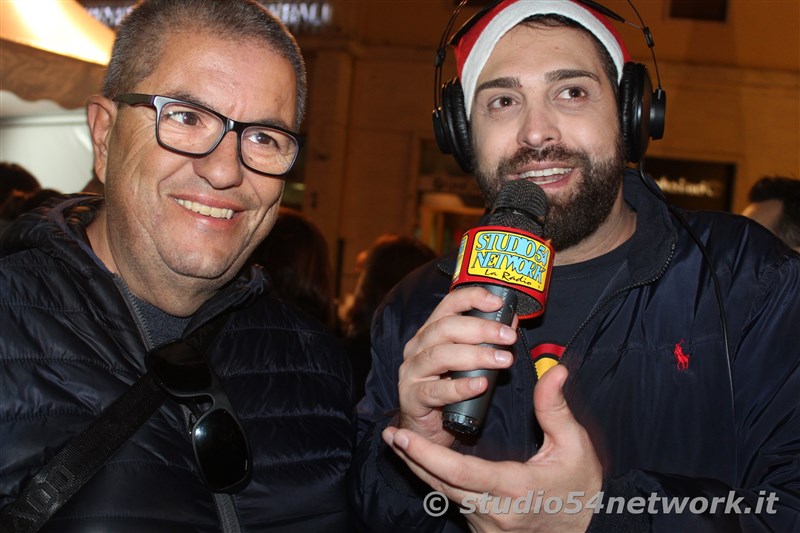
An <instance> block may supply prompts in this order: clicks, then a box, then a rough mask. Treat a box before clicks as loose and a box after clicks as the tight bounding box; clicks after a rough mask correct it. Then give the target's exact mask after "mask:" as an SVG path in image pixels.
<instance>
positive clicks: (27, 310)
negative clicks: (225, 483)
mask: <svg viewBox="0 0 800 533" xmlns="http://www.w3.org/2000/svg"><path fill="white" fill-rule="evenodd" d="M99 201H100V200H98V199H88V198H85V197H73V198H71V199H68V200H66V201H65V202H64V203H61V204H59V205H58V206H57V207H55V208H54V209H51V210H42V211H39V212H37V213H36V214H31V215H26V216H24V217H23V219H21V220H19V221H17V223H16V224H15V225H14V226H11V227H10V228H8V229H7V230H6V233H5V234H4V238H3V239H2V244H1V245H0V435H2V437H0V507H2V506H5V505H7V504H8V503H10V502H11V501H12V500H14V499H15V498H16V496H17V494H18V493H19V490H20V487H21V486H22V484H23V483H25V482H26V481H27V480H28V479H29V478H30V477H31V476H32V475H33V474H34V473H35V472H36V471H37V469H39V468H40V467H41V466H42V465H44V464H45V463H46V462H47V461H48V460H49V459H50V458H51V457H52V456H53V455H54V454H55V453H57V452H58V451H59V450H60V449H61V448H62V447H63V446H64V445H65V444H66V443H67V442H69V441H70V440H71V439H72V438H73V437H74V436H75V435H77V434H78V433H80V432H81V431H82V430H83V429H84V428H85V427H86V426H87V425H89V423H91V422H92V421H93V420H95V419H96V418H97V417H98V415H99V414H100V413H101V411H102V410H103V409H104V408H106V407H107V406H108V405H109V404H110V403H112V402H113V401H114V400H115V399H116V398H117V397H119V396H120V395H122V394H123V393H124V392H125V391H126V390H127V389H128V387H129V386H130V385H131V384H132V383H134V382H135V381H136V380H137V379H138V378H139V377H140V376H141V375H142V374H143V373H144V372H145V368H144V363H143V361H144V356H145V353H146V352H147V351H148V348H149V347H150V346H149V342H150V341H149V339H148V334H147V332H146V331H143V330H142V329H141V325H140V322H139V321H138V320H137V319H136V318H135V313H134V312H132V310H131V309H129V308H128V304H127V303H126V299H125V298H124V297H123V296H122V294H121V293H120V289H119V288H118V286H117V285H116V284H115V281H114V277H113V276H112V275H111V274H110V273H109V271H108V270H106V269H105V267H103V266H102V264H100V262H99V261H98V260H97V258H96V257H95V256H94V255H93V254H91V252H90V250H89V245H88V241H87V239H86V235H85V227H86V225H87V224H88V222H89V221H90V220H91V219H92V218H93V216H94V213H95V209H96V208H97V202H99ZM265 283H266V282H265V279H264V277H263V275H262V274H261V273H260V270H256V271H254V273H253V275H252V276H247V277H244V276H243V277H240V278H238V279H236V280H234V281H233V282H231V284H230V285H229V286H228V287H226V288H225V289H224V290H223V291H222V292H221V293H219V294H218V295H217V296H216V297H215V298H213V299H212V300H210V301H209V302H207V303H206V304H205V305H204V306H203V307H202V308H201V309H200V310H199V311H198V312H197V313H196V314H195V316H193V317H192V319H191V322H190V323H189V326H188V328H187V330H188V331H192V330H194V329H196V328H197V327H199V326H200V325H202V324H204V323H205V322H207V321H208V320H210V319H211V318H213V317H215V316H217V315H218V314H219V313H222V312H227V313H229V319H228V321H227V323H226V326H225V327H224V329H223V330H222V332H221V333H220V335H219V337H218V338H217V340H216V342H215V343H214V344H213V345H212V346H211V347H210V349H209V351H208V353H207V355H208V358H209V360H210V362H211V364H212V366H213V367H214V369H215V371H216V373H217V375H218V376H219V377H220V380H221V382H222V384H223V387H224V389H225V390H226V392H227V395H228V397H229V398H230V401H231V404H232V405H233V407H234V409H235V410H236V412H237V414H238V416H239V418H240V419H241V421H242V424H243V426H244V428H245V432H246V433H247V435H248V437H249V441H250V446H251V448H252V453H253V462H254V472H253V477H252V480H251V482H250V483H249V485H248V486H247V487H246V488H245V489H244V490H243V491H242V492H240V493H238V494H236V495H234V497H233V503H234V506H235V510H236V513H235V514H236V515H237V516H238V521H239V523H240V525H241V527H242V530H243V531H275V532H287V531H308V532H312V531H313V532H317V531H349V530H350V517H349V512H348V507H347V501H346V491H345V485H344V480H345V475H346V472H347V469H348V467H349V465H350V459H351V453H352V443H353V439H354V430H353V424H352V405H351V403H352V402H351V392H350V390H351V389H350V377H349V368H348V366H347V362H346V358H345V356H344V355H343V353H342V352H341V349H340V348H339V345H338V342H337V340H336V339H335V338H334V337H332V336H331V335H330V334H328V333H326V332H325V331H324V330H323V329H322V327H321V326H318V325H316V323H314V322H311V321H309V320H305V319H302V318H300V317H298V315H297V314H296V313H294V312H292V311H291V310H290V309H288V308H287V307H286V306H284V305H283V304H281V303H279V302H277V301H276V300H274V299H273V298H271V297H269V296H268V295H267V294H265ZM182 409H183V408H182V407H181V406H178V405H177V404H175V403H173V402H172V401H170V400H167V401H166V402H165V403H164V404H163V405H162V407H161V408H160V409H159V410H158V412H157V413H156V414H155V415H154V416H153V417H151V419H150V420H149V421H148V422H147V423H146V424H145V425H144V426H142V427H141V428H139V430H138V431H137V432H136V433H135V434H134V435H133V437H132V438H131V439H130V440H129V441H128V442H126V444H125V445H123V447H122V448H121V449H120V451H119V452H118V453H117V454H116V455H115V456H114V457H113V458H112V459H111V460H110V461H108V462H107V463H106V464H105V465H104V467H103V468H102V469H101V470H100V472H99V473H98V474H97V475H96V476H95V477H94V478H93V479H91V480H90V481H89V482H88V483H87V484H86V485H85V486H84V487H83V489H81V491H80V492H79V493H78V494H77V495H76V496H75V497H74V498H73V499H72V500H71V501H70V502H68V503H67V504H66V505H65V506H64V507H63V508H62V509H61V510H60V511H59V512H58V513H57V514H56V515H55V516H54V517H53V519H52V520H51V522H50V523H48V525H47V526H46V529H45V530H47V531H58V532H60V533H63V532H88V531H114V532H142V531H148V532H151V531H154V532H169V533H179V532H187V533H188V532H193V533H195V532H219V531H222V530H226V531H227V530H229V529H228V527H226V526H223V524H221V523H220V518H219V516H218V511H217V506H216V504H215V498H214V495H213V494H212V493H211V492H210V491H209V490H208V489H206V488H205V486H204V485H203V483H202V481H201V479H200V477H199V474H198V470H197V467H196V465H195V459H194V453H193V451H192V444H191V440H190V438H189V435H188V432H187V426H186V419H185V415H184V413H183V411H182Z"/></svg>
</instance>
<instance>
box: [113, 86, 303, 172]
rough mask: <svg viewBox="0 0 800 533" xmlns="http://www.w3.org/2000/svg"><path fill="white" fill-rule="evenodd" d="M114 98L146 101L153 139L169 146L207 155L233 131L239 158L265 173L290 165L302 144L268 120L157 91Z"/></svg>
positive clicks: (287, 168) (132, 102)
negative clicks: (238, 116) (247, 118)
mask: <svg viewBox="0 0 800 533" xmlns="http://www.w3.org/2000/svg"><path fill="white" fill-rule="evenodd" d="M114 101H115V102H122V103H124V104H128V105H147V106H150V107H153V108H155V110H156V139H157V140H158V143H159V144H160V145H161V146H163V147H164V148H166V149H168V150H172V151H173V152H177V153H179V154H184V155H195V156H206V155H208V154H210V153H211V152H213V151H214V150H215V149H216V148H217V146H219V143H220V142H221V141H222V139H223V137H225V135H226V134H227V133H228V132H229V131H234V132H236V138H237V144H238V147H239V149H238V151H239V160H240V161H241V162H242V164H243V165H244V166H245V167H247V168H249V169H250V170H253V171H255V172H258V173H259V174H266V175H268V176H275V177H281V176H284V175H285V174H286V173H288V172H289V171H290V170H291V169H292V165H294V162H295V161H296V160H297V154H298V153H299V151H300V147H301V146H302V145H303V142H304V139H303V137H302V136H301V135H299V134H297V133H294V132H291V131H289V130H286V129H283V128H280V127H278V126H273V125H269V124H259V123H255V122H238V121H236V120H233V119H231V118H228V117H226V116H225V115H223V114H221V113H217V112H216V111H214V110H213V109H209V108H208V107H205V106H202V105H200V104H195V103H192V102H186V101H185V100H180V99H178V98H171V97H168V96H161V95H158V94H122V95H119V96H117V97H116V98H114Z"/></svg>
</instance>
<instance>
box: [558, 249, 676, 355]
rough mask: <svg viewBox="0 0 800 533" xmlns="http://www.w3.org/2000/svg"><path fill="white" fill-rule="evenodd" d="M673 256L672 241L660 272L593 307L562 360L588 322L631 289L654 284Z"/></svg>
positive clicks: (612, 294) (567, 346)
mask: <svg viewBox="0 0 800 533" xmlns="http://www.w3.org/2000/svg"><path fill="white" fill-rule="evenodd" d="M674 255H675V242H674V241H673V242H672V245H671V246H670V250H669V256H667V259H666V261H664V264H663V265H662V266H661V270H659V271H658V273H657V274H656V275H655V276H653V277H652V278H650V279H647V280H644V281H640V282H637V283H633V284H631V285H628V286H626V287H622V288H620V289H618V290H616V291H614V292H613V293H611V294H609V295H608V296H606V298H605V299H604V300H603V301H602V302H600V304H599V305H597V306H595V308H594V309H593V310H592V311H591V312H590V313H589V316H587V317H586V319H585V320H584V321H583V323H582V324H581V325H580V326H578V329H576V330H575V333H573V334H572V337H571V338H570V339H569V342H567V345H566V347H565V348H564V355H563V356H562V360H564V359H566V357H567V356H569V355H570V347H571V346H572V344H573V343H574V342H575V339H577V338H578V335H580V333H581V332H582V331H583V329H584V328H585V327H586V326H587V325H588V324H589V322H591V321H592V320H593V319H594V318H595V317H596V316H597V315H598V314H600V311H602V310H603V308H604V307H605V306H607V305H608V304H610V303H611V301H612V300H614V299H616V298H617V297H618V296H619V295H621V294H623V293H626V292H629V291H632V290H633V289H636V288H639V287H644V286H645V285H650V284H651V283H655V282H656V281H657V280H658V279H659V278H661V276H663V275H664V273H665V272H666V271H667V267H669V264H670V263H671V262H672V257H673V256H674Z"/></svg>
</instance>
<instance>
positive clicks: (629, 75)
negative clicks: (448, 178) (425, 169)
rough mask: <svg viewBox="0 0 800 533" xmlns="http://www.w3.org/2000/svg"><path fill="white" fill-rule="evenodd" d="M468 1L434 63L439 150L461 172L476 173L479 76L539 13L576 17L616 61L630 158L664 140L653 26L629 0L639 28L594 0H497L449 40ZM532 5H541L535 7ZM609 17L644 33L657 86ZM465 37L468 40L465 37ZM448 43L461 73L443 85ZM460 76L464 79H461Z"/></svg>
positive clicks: (444, 37)
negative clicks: (508, 36)
mask: <svg viewBox="0 0 800 533" xmlns="http://www.w3.org/2000/svg"><path fill="white" fill-rule="evenodd" d="M467 1H468V0H462V1H461V3H460V4H459V5H458V6H457V7H456V9H455V10H454V11H453V14H452V15H451V16H450V19H449V21H448V23H447V25H446V27H445V30H444V32H443V33H442V37H441V39H440V41H439V48H438V49H437V51H436V59H435V61H434V66H435V69H434V109H433V128H434V134H435V136H436V141H437V144H438V145H439V149H440V150H441V151H442V152H443V153H445V154H452V155H453V157H454V158H455V159H456V162H457V163H458V164H459V166H460V167H461V168H462V170H464V171H465V172H471V171H472V146H471V143H470V131H469V128H470V125H469V111H470V108H471V103H472V94H471V92H472V91H473V89H474V86H475V82H476V80H477V76H478V75H479V73H480V70H482V68H483V64H484V63H485V61H486V60H487V59H488V57H489V55H490V54H491V51H492V49H493V47H494V45H495V44H496V42H497V40H499V39H500V38H501V37H502V36H503V34H505V32H506V31H508V30H509V29H510V28H511V27H513V26H515V25H516V24H518V23H519V22H520V21H522V20H524V19H525V18H527V16H532V15H534V14H537V13H538V14H542V15H546V14H551V13H552V14H558V15H561V16H564V17H565V18H568V19H571V20H574V21H575V22H577V23H578V24H580V25H581V26H583V27H584V28H585V29H586V30H587V31H588V32H589V33H591V34H592V35H594V36H595V38H596V39H598V40H599V41H600V43H601V44H602V45H603V47H604V48H605V49H606V50H607V51H608V53H609V54H610V55H611V57H612V59H614V63H615V65H616V67H617V74H618V82H619V96H620V100H619V110H620V124H621V129H622V136H623V138H624V140H625V145H626V148H627V152H628V153H627V158H628V160H629V161H631V162H634V163H638V162H639V161H640V160H641V158H642V157H643V156H644V153H645V151H646V149H647V145H648V143H649V140H650V139H651V138H652V139H660V138H661V137H662V136H663V133H664V115H665V112H666V93H665V92H664V91H663V89H662V88H661V81H660V76H658V66H657V63H656V62H655V52H654V51H653V46H654V42H653V39H652V35H651V34H650V29H649V28H648V27H647V26H645V25H644V21H642V19H641V16H639V12H638V11H637V10H636V7H635V6H633V4H632V3H631V1H630V0H628V3H629V4H630V5H631V6H632V7H633V9H634V11H635V12H636V15H637V17H638V18H639V21H640V22H641V26H639V25H637V24H634V23H631V22H629V21H627V20H625V18H623V17H622V16H621V15H619V14H617V13H615V12H614V11H612V10H610V9H608V8H606V7H605V6H603V5H601V4H599V3H597V2H594V1H591V0H570V1H569V2H566V1H563V0H556V1H548V0H536V3H535V4H533V3H530V4H528V3H527V2H526V1H525V0H496V1H494V2H492V3H490V4H489V5H487V6H485V7H483V8H482V9H480V10H479V11H478V12H477V13H475V14H474V15H473V16H472V17H470V18H469V20H467V21H466V22H465V23H464V24H463V25H462V26H461V27H460V28H459V29H458V30H457V31H456V32H455V33H454V34H453V35H452V36H451V37H450V38H448V35H449V33H450V31H451V30H452V28H453V26H454V25H455V21H456V19H457V17H458V14H459V13H460V12H461V10H462V8H463V7H464V6H465V5H466V4H467ZM526 5H530V6H531V9H530V12H531V13H530V14H528V13H527V11H526V10H525V6H526ZM534 6H535V7H536V8H538V9H535V8H534ZM606 17H607V18H609V19H612V20H615V21H617V22H620V23H624V24H629V25H632V26H634V27H636V28H638V29H640V30H641V31H642V33H643V34H644V37H645V40H646V42H647V46H648V47H649V48H650V51H651V53H652V55H653V62H654V64H655V65H656V76H657V79H658V86H657V88H656V90H655V91H654V92H653V90H652V84H651V82H650V77H649V75H648V73H647V68H646V67H645V66H644V65H642V64H639V63H629V62H627V61H628V56H627V50H626V49H625V47H624V44H623V43H622V40H621V39H620V38H619V36H618V35H617V33H616V30H615V29H614V28H613V27H612V26H611V24H610V23H609V22H608V21H607V20H606ZM480 25H482V27H481V26H480ZM476 26H478V28H476ZM473 29H476V30H477V29H479V30H480V31H478V32H477V33H475V32H473V33H474V35H471V34H470V32H471V31H472V30H473ZM467 37H468V40H466V41H465V39H467ZM448 44H450V45H453V46H454V47H455V49H456V62H457V64H458V67H459V72H458V74H459V76H458V77H456V78H454V79H453V80H451V81H449V82H447V83H445V84H442V66H443V64H444V60H445V57H446V46H447V45H448ZM465 72H467V73H468V74H465ZM462 76H464V77H465V78H464V81H463V82H462ZM462 83H466V85H462ZM465 91H466V94H465Z"/></svg>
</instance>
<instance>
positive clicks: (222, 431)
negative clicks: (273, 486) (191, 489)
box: [193, 409, 250, 492]
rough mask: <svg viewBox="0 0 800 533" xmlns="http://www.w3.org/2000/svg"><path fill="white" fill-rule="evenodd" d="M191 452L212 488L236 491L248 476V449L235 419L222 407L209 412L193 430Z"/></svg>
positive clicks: (216, 490) (218, 490)
mask: <svg viewBox="0 0 800 533" xmlns="http://www.w3.org/2000/svg"><path fill="white" fill-rule="evenodd" d="M193 441H194V452H195V455H196V456H197V463H198V464H199V465H200V468H201V469H202V471H203V475H204V476H205V478H206V483H207V484H208V486H209V488H210V489H211V490H213V491H215V492H236V491H237V490H240V489H241V488H244V484H245V482H246V481H248V480H249V476H250V449H249V448H248V446H247V441H246V437H245V435H244V432H243V431H242V428H241V426H239V424H238V422H237V421H236V419H235V418H234V417H233V416H232V415H231V414H230V413H229V412H228V411H226V410H224V409H216V410H213V411H210V412H208V413H207V414H206V415H204V416H203V417H201V418H200V420H199V421H198V422H197V424H196V425H195V427H194V432H193Z"/></svg>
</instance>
